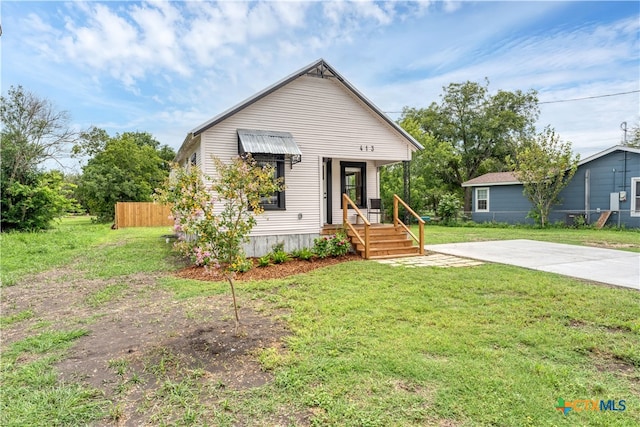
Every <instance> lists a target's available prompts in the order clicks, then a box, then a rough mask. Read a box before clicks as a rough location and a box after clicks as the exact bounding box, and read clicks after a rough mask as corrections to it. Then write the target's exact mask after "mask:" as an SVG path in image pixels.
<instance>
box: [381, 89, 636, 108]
mask: <svg viewBox="0 0 640 427" xmlns="http://www.w3.org/2000/svg"><path fill="white" fill-rule="evenodd" d="M638 92H640V90H630V91H628V92H617V93H608V94H605V95H594V96H585V97H582V98H567V99H558V100H556V101H540V102H538V105H541V104H557V103H560V102H571V101H584V100H585V99H597V98H606V97H609V96H620V95H629V94H630V93H638ZM384 113H385V114H401V113H402V111H384Z"/></svg>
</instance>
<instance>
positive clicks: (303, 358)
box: [276, 262, 640, 425]
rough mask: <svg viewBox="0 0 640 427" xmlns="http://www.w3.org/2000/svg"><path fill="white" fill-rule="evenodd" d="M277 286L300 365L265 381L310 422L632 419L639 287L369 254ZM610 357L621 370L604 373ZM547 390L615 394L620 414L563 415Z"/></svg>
mask: <svg viewBox="0 0 640 427" xmlns="http://www.w3.org/2000/svg"><path fill="white" fill-rule="evenodd" d="M354 273H355V274H354ZM336 283H340V286H336ZM280 292H281V293H282V295H283V297H284V298H285V299H286V300H287V301H289V303H290V306H291V309H292V310H293V315H292V328H293V330H294V331H295V335H294V336H293V337H291V339H290V340H289V346H290V348H291V351H293V352H294V353H296V354H297V355H298V360H299V362H297V363H294V364H293V365H291V366H287V367H284V368H281V369H279V370H278V371H277V376H276V385H277V387H276V390H278V391H279V392H282V391H284V392H286V393H289V394H291V395H292V396H298V395H299V396H303V399H302V401H301V402H298V403H302V404H304V405H306V406H308V407H314V408H320V409H321V411H320V412H321V413H322V416H320V417H318V421H319V422H320V424H331V425H340V424H344V425H363V424H367V425H390V424H392V425H412V424H415V425H421V424H424V423H427V422H428V421H429V419H430V418H429V417H432V416H436V418H439V419H453V420H455V421H456V422H462V423H468V424H472V425H551V424H557V425H575V424H576V423H578V424H590V425H614V424H615V425H636V424H637V423H638V422H640V410H639V409H640V399H638V389H637V381H638V380H639V379H640V357H639V356H638V352H637V349H638V348H640V339H639V338H640V320H639V319H640V294H639V293H638V292H635V291H631V290H621V289H610V288H602V287H599V286H593V285H587V284H584V283H580V282H577V281H575V280H572V279H568V278H561V277H558V276H555V275H550V274H546V273H539V272H532V271H528V270H522V269H518V268H515V267H505V266H498V265H490V264H485V265H482V266H479V267H474V268H461V269H436V268H433V269H421V268H416V269H398V268H393V267H390V266H386V265H380V264H377V263H374V262H366V263H365V262H361V263H360V262H359V263H354V264H343V265H340V266H337V267H335V268H331V269H327V270H325V271H322V272H316V273H313V274H309V275H306V276H301V277H299V278H298V279H297V280H296V281H295V286H284V287H282V288H281V289H280ZM612 307H616V310H615V312H613V310H611V308H612ZM614 362H615V363H623V364H624V366H626V367H628V369H629V370H630V371H633V372H634V373H633V375H632V377H627V376H626V374H624V375H623V374H622V373H620V375H617V374H616V373H615V372H611V371H607V370H606V368H607V367H610V366H613V365H614V364H615V363H614ZM601 369H602V370H601ZM625 372H626V371H625ZM634 381H635V382H634ZM558 397H563V398H564V399H565V400H572V399H609V398H611V399H614V398H615V399H626V400H627V403H628V407H629V408H630V409H629V410H628V412H626V413H624V414H605V413H576V414H572V416H571V417H569V418H568V420H565V419H564V418H563V417H558V413H557V411H555V410H554V408H553V406H554V404H555V402H556V401H557V398H558Z"/></svg>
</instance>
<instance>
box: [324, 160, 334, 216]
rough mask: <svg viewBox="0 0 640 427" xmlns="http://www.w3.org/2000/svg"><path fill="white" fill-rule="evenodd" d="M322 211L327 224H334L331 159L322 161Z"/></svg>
mask: <svg viewBox="0 0 640 427" xmlns="http://www.w3.org/2000/svg"><path fill="white" fill-rule="evenodd" d="M322 198H323V203H322V211H323V215H324V216H323V218H324V223H325V224H331V223H332V219H333V218H332V216H331V159H329V158H326V157H325V158H324V159H322Z"/></svg>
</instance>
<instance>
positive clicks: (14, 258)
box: [0, 217, 175, 286]
mask: <svg viewBox="0 0 640 427" xmlns="http://www.w3.org/2000/svg"><path fill="white" fill-rule="evenodd" d="M168 231H169V229H168V227H150V228H126V229H120V230H111V228H110V226H109V225H108V224H94V223H92V222H91V220H90V219H89V218H88V217H71V218H64V219H62V221H61V222H60V224H58V225H57V226H56V227H55V228H54V229H51V230H47V231H43V232H37V233H0V247H1V249H2V253H1V256H0V279H1V281H2V285H3V286H11V285H14V284H15V283H16V282H17V281H18V280H20V279H21V278H23V277H25V276H26V275H28V274H33V273H38V272H42V271H46V270H48V269H51V268H53V267H60V266H64V265H68V264H70V263H72V262H74V261H77V262H78V263H79V266H78V268H79V269H81V270H83V271H85V274H86V276H87V277H100V278H109V277H116V276H123V275H127V274H133V273H138V272H145V273H150V272H156V271H166V270H170V269H173V268H175V259H173V258H172V257H170V256H169V253H170V250H171V245H170V244H167V243H166V242H165V240H164V239H163V238H162V237H161V236H162V235H163V234H166V233H168Z"/></svg>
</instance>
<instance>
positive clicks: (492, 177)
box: [462, 172, 522, 187]
mask: <svg viewBox="0 0 640 427" xmlns="http://www.w3.org/2000/svg"><path fill="white" fill-rule="evenodd" d="M514 184H522V183H521V182H520V181H518V178H516V175H515V174H514V173H513V172H490V173H485V174H484V175H480V176H478V177H476V178H473V179H470V180H469V181H465V182H463V183H462V186H463V187H478V186H483V185H514Z"/></svg>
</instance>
